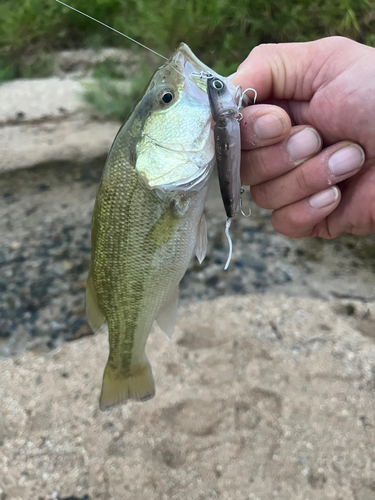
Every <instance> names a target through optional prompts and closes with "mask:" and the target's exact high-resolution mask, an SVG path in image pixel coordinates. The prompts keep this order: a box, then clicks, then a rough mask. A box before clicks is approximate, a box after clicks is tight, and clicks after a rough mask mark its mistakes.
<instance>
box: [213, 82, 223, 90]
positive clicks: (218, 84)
mask: <svg viewBox="0 0 375 500" xmlns="http://www.w3.org/2000/svg"><path fill="white" fill-rule="evenodd" d="M212 86H213V88H214V89H215V90H221V89H222V88H224V85H223V82H221V81H220V80H213V82H212Z"/></svg>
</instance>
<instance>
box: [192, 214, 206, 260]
mask: <svg viewBox="0 0 375 500" xmlns="http://www.w3.org/2000/svg"><path fill="white" fill-rule="evenodd" d="M206 251H207V224H206V218H205V216H204V214H202V217H201V219H200V221H199V224H198V229H197V240H196V242H195V255H196V256H197V259H198V261H199V264H201V263H202V261H203V259H204V258H205V257H206Z"/></svg>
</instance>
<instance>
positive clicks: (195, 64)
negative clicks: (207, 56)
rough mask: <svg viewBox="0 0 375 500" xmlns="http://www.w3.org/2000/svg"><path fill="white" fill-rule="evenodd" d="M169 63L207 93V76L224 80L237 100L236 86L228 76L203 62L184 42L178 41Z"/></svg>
mask: <svg viewBox="0 0 375 500" xmlns="http://www.w3.org/2000/svg"><path fill="white" fill-rule="evenodd" d="M170 63H171V65H172V66H173V67H174V68H175V69H176V70H177V72H178V73H180V74H181V75H182V76H184V77H185V78H188V79H189V80H191V81H193V82H194V83H195V84H196V85H197V86H198V87H199V88H200V89H201V90H203V91H204V92H206V93H207V78H208V77H217V78H220V80H223V81H224V82H225V85H226V86H227V88H228V90H229V91H230V93H231V94H232V96H233V98H234V99H236V100H238V99H237V97H236V95H237V93H238V90H237V87H236V86H235V85H233V83H232V82H231V81H230V80H229V78H227V77H225V76H222V75H219V73H216V71H214V70H213V69H212V68H210V67H209V66H207V65H206V64H204V63H203V62H202V61H201V60H200V59H198V57H197V56H196V55H195V54H194V53H193V51H192V50H191V49H190V47H189V46H188V45H186V43H180V45H179V46H178V47H177V50H176V52H175V53H174V55H173V56H172V57H171V59H170Z"/></svg>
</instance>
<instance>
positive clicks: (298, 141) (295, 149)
mask: <svg viewBox="0 0 375 500" xmlns="http://www.w3.org/2000/svg"><path fill="white" fill-rule="evenodd" d="M321 142H322V141H321V139H320V137H319V134H318V133H317V132H316V131H315V130H314V129H313V128H311V127H306V128H304V129H303V130H301V132H298V133H297V134H294V135H292V137H291V138H290V139H289V141H288V144H287V145H286V149H287V151H288V153H289V154H290V156H291V157H292V158H293V159H294V160H302V158H306V157H307V156H311V155H313V154H314V153H317V152H318V151H319V149H320V147H321Z"/></svg>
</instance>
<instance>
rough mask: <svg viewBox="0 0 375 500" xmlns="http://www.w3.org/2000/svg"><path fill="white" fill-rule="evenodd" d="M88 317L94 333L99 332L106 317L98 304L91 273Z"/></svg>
mask: <svg viewBox="0 0 375 500" xmlns="http://www.w3.org/2000/svg"><path fill="white" fill-rule="evenodd" d="M86 316H87V321H88V323H89V325H90V327H91V329H92V330H93V332H96V331H97V330H99V328H100V327H101V326H102V324H103V323H104V321H105V316H104V314H103V312H102V311H101V310H100V307H99V304H98V297H97V295H96V292H95V287H94V280H93V278H92V275H91V272H90V273H89V277H88V278H87V286H86Z"/></svg>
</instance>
